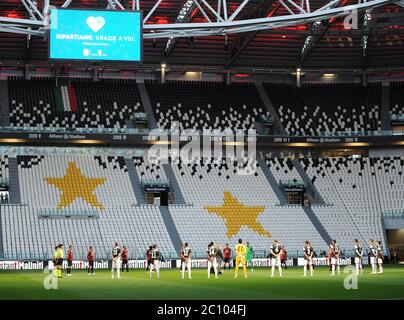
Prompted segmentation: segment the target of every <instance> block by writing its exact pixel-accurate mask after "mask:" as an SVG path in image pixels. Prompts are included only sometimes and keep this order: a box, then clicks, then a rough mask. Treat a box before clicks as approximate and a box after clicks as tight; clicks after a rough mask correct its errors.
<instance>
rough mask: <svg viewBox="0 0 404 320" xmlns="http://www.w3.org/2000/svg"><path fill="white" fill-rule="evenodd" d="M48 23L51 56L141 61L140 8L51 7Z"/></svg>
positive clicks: (58, 57)
mask: <svg viewBox="0 0 404 320" xmlns="http://www.w3.org/2000/svg"><path fill="white" fill-rule="evenodd" d="M49 27H50V31H49V58H50V59H56V60H90V61H128V62H141V61H142V31H143V30H142V27H143V19H142V13H141V12H139V11H110V10H77V9H53V10H51V12H50V21H49Z"/></svg>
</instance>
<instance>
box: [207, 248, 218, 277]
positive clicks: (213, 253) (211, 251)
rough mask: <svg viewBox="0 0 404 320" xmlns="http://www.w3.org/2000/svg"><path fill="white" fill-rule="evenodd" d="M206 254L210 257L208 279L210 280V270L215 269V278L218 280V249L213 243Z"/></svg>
mask: <svg viewBox="0 0 404 320" xmlns="http://www.w3.org/2000/svg"><path fill="white" fill-rule="evenodd" d="M206 254H207V257H208V279H210V269H212V268H213V270H214V271H215V278H216V279H217V278H218V275H217V258H216V254H217V252H216V247H215V244H214V243H213V242H211V243H209V245H208V250H206Z"/></svg>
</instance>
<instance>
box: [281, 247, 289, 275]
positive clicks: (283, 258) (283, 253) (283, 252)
mask: <svg viewBox="0 0 404 320" xmlns="http://www.w3.org/2000/svg"><path fill="white" fill-rule="evenodd" d="M287 258H288V252H287V251H286V248H285V246H282V250H281V267H282V266H283V267H285V270H288V266H287V265H286V259H287Z"/></svg>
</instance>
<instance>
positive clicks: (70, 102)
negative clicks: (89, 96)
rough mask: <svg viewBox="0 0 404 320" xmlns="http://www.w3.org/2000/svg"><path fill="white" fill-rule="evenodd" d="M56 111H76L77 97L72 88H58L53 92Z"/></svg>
mask: <svg viewBox="0 0 404 320" xmlns="http://www.w3.org/2000/svg"><path fill="white" fill-rule="evenodd" d="M54 94H55V101H56V109H57V111H60V112H63V111H71V112H76V111H77V109H78V108H77V96H76V91H75V90H74V87H71V86H70V87H68V86H60V87H56V88H55V90H54Z"/></svg>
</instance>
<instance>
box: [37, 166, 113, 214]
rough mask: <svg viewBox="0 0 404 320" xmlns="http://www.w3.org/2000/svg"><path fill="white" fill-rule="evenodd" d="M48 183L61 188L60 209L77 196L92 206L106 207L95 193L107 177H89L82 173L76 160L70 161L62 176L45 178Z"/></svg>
mask: <svg viewBox="0 0 404 320" xmlns="http://www.w3.org/2000/svg"><path fill="white" fill-rule="evenodd" d="M44 179H45V181H46V182H47V183H48V184H51V185H54V186H55V187H56V188H58V189H59V190H60V193H61V199H60V202H59V204H58V206H57V207H58V209H62V208H65V207H68V206H69V205H71V204H72V203H73V201H74V200H76V199H77V198H82V199H83V200H85V201H86V202H88V203H89V204H90V205H91V206H92V207H94V208H99V209H104V206H103V205H102V204H101V203H100V202H99V201H98V199H97V196H96V195H95V194H94V191H95V189H96V188H97V187H98V186H99V185H100V184H103V183H104V182H105V180H106V179H105V178H87V177H85V176H83V175H82V173H81V171H80V169H79V168H77V166H76V163H75V162H69V165H68V167H67V171H66V174H65V176H64V177H62V178H48V177H45V178H44Z"/></svg>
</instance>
